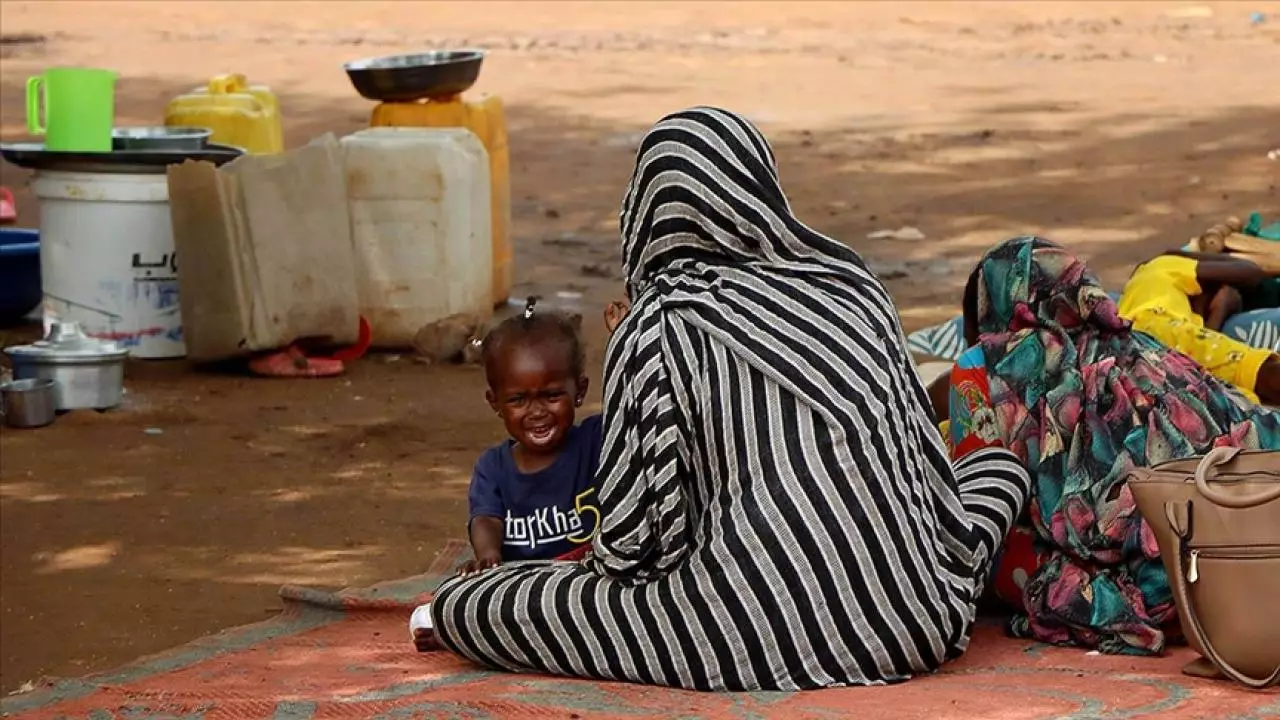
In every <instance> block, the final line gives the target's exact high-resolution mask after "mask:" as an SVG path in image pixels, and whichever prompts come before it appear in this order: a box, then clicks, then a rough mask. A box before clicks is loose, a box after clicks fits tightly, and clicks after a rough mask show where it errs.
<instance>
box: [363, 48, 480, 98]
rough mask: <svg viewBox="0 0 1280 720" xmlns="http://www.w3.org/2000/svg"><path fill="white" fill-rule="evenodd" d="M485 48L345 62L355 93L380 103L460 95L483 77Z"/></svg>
mask: <svg viewBox="0 0 1280 720" xmlns="http://www.w3.org/2000/svg"><path fill="white" fill-rule="evenodd" d="M483 61H484V51H482V50H441V51H435V52H425V53H415V54H411V55H388V56H386V57H376V58H365V59H363V60H354V61H352V62H349V63H346V64H345V65H343V66H342V67H343V69H345V70H346V71H347V77H349V78H351V84H352V85H354V86H355V88H356V92H358V93H360V95H361V96H362V97H364V98H366V99H368V100H376V101H379V102H414V101H416V100H423V99H427V98H442V97H450V96H453V95H458V94H460V93H462V92H465V91H466V90H467V89H469V88H470V87H471V86H472V85H475V84H476V78H478V77H480V64H481V63H482V62H483Z"/></svg>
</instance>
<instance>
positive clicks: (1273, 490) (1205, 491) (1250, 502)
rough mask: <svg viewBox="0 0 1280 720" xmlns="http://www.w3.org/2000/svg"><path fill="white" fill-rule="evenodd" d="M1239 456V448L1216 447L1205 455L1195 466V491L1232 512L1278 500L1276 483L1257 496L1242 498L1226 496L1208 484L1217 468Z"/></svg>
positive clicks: (1279, 487) (1279, 497) (1279, 486)
mask: <svg viewBox="0 0 1280 720" xmlns="http://www.w3.org/2000/svg"><path fill="white" fill-rule="evenodd" d="M1239 454H1240V448H1234V447H1216V448H1214V449H1212V450H1210V451H1209V452H1208V453H1205V456H1204V457H1203V458H1201V459H1200V464H1199V465H1198V466H1196V490H1199V491H1200V494H1201V495H1202V496H1204V498H1205V499H1206V500H1208V501H1209V502H1211V503H1213V504H1214V505H1220V506H1222V507H1225V508H1231V509H1233V510H1247V509H1249V508H1253V507H1257V506H1259V505H1265V504H1267V503H1269V502H1272V501H1274V500H1280V483H1276V484H1275V485H1273V486H1272V487H1270V488H1268V489H1266V490H1263V491H1262V492H1260V493H1258V494H1257V495H1244V496H1237V495H1227V494H1226V493H1223V492H1220V491H1219V490H1218V489H1217V488H1215V487H1214V486H1212V485H1210V484H1209V482H1210V480H1211V479H1212V473H1213V471H1214V470H1215V469H1216V468H1218V467H1219V466H1221V465H1226V464H1227V463H1229V462H1231V461H1232V460H1235V459H1236V456H1237V455H1239Z"/></svg>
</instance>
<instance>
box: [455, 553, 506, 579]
mask: <svg viewBox="0 0 1280 720" xmlns="http://www.w3.org/2000/svg"><path fill="white" fill-rule="evenodd" d="M500 564H502V558H501V557H499V556H497V555H482V556H480V557H478V558H476V559H475V560H469V561H467V562H466V563H464V564H463V566H462V567H461V568H459V569H458V574H459V575H461V576H462V577H467V576H468V575H477V574H479V573H482V572H484V571H485V570H488V569H489V568H494V567H498V565H500Z"/></svg>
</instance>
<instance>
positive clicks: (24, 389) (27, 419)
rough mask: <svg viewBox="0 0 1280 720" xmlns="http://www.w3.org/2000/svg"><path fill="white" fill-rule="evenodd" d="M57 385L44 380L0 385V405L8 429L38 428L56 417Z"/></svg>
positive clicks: (28, 379) (51, 381)
mask: <svg viewBox="0 0 1280 720" xmlns="http://www.w3.org/2000/svg"><path fill="white" fill-rule="evenodd" d="M57 385H58V384H57V383H56V382H55V381H53V380H49V379H46V378H27V379H24V380H12V381H10V382H7V383H4V384H3V385H0V404H3V406H4V421H5V423H6V424H7V425H9V427H16V428H38V427H44V426H45V425H48V424H50V423H52V422H53V418H54V417H55V416H56V415H57V411H56V403H55V401H54V394H55V391H56V389H57Z"/></svg>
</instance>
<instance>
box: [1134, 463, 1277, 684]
mask: <svg viewBox="0 0 1280 720" xmlns="http://www.w3.org/2000/svg"><path fill="white" fill-rule="evenodd" d="M1128 481H1129V487H1130V489H1131V491H1132V492H1133V497H1134V500H1135V501H1136V502H1137V505H1138V511H1139V512H1141V513H1142V517H1143V518H1144V519H1145V520H1146V521H1147V524H1148V525H1150V526H1151V529H1152V530H1153V531H1154V532H1155V536H1156V541H1157V542H1158V543H1159V545H1160V557H1161V559H1162V560H1163V561H1164V567H1165V570H1166V571H1168V574H1169V586H1170V587H1171V589H1172V590H1173V599H1174V602H1175V604H1176V605H1177V607H1178V616H1179V618H1180V619H1181V621H1182V631H1183V633H1184V634H1185V635H1186V636H1187V643H1188V644H1190V645H1191V647H1192V649H1194V650H1195V651H1196V652H1198V653H1200V655H1201V656H1202V659H1200V660H1197V661H1195V662H1193V663H1191V664H1190V665H1188V666H1187V667H1185V668H1183V672H1185V673H1187V674H1189V675H1198V676H1201V677H1220V676H1222V675H1225V676H1227V677H1229V678H1231V679H1232V680H1235V681H1237V682H1239V683H1241V684H1243V685H1246V686H1248V687H1251V688H1258V689H1261V688H1266V687H1270V686H1272V685H1275V684H1277V683H1280V452H1275V451H1252V452H1251V451H1241V450H1239V449H1237V448H1215V449H1213V450H1211V451H1210V452H1209V453H1208V454H1206V455H1205V456H1204V457H1202V458H1188V459H1186V460H1175V461H1173V462H1167V463H1162V464H1160V465H1157V466H1155V467H1152V468H1138V469H1136V470H1133V471H1131V472H1130V473H1129V476H1128ZM1206 660H1207V662H1206ZM1209 663H1212V666H1210V665H1209Z"/></svg>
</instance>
